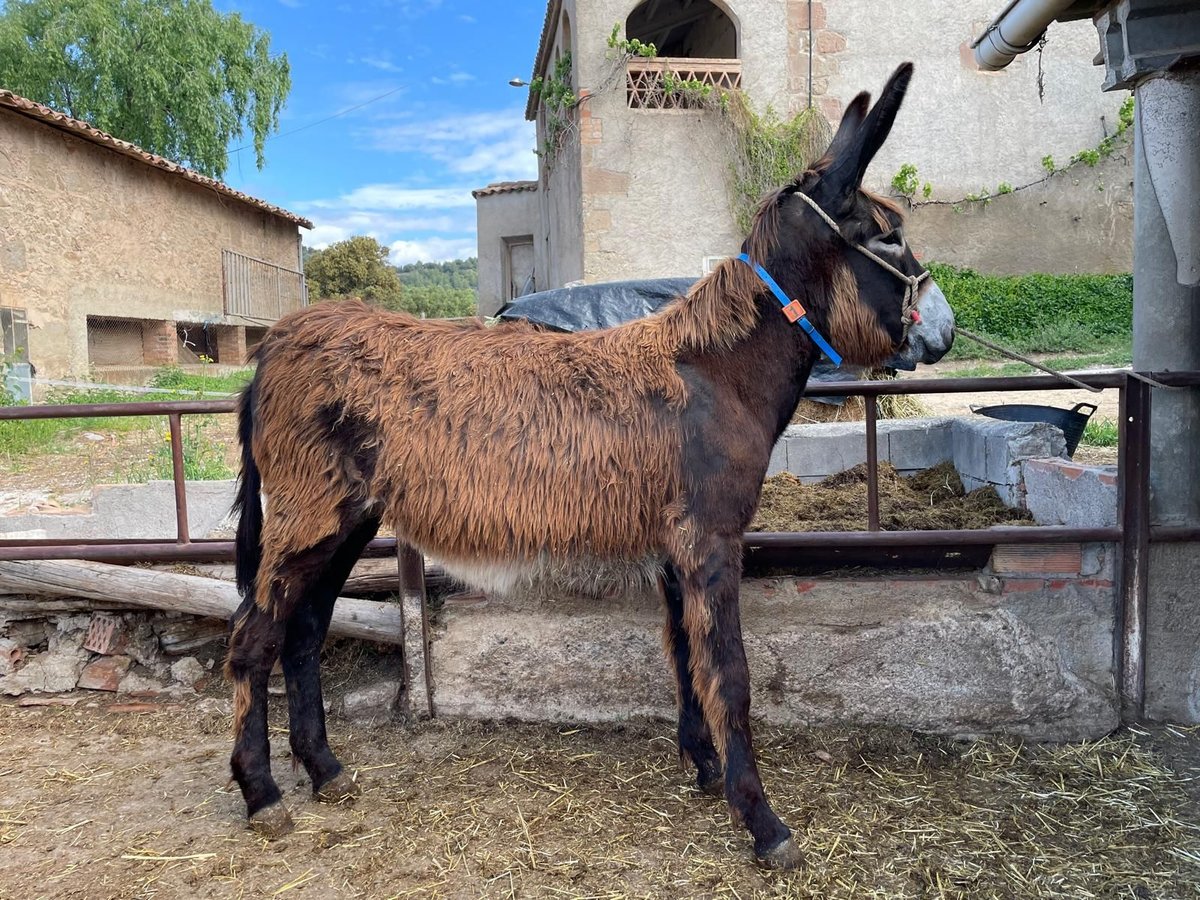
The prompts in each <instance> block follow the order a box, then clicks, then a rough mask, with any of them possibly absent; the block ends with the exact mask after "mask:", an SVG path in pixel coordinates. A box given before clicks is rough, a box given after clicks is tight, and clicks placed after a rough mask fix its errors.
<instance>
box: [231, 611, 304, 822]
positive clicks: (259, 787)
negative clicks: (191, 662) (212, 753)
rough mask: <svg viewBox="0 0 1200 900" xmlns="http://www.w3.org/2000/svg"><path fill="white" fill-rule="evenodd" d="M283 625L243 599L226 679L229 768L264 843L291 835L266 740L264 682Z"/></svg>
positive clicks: (272, 661) (235, 619)
mask: <svg viewBox="0 0 1200 900" xmlns="http://www.w3.org/2000/svg"><path fill="white" fill-rule="evenodd" d="M283 634H284V623H283V622H279V621H276V619H275V618H274V617H273V616H272V615H271V614H270V613H268V612H264V611H263V610H262V609H261V608H259V606H258V605H257V604H256V603H255V602H254V597H253V595H251V596H248V597H247V598H246V599H245V600H244V601H242V605H241V606H240V607H239V608H238V611H237V612H236V613H234V624H233V632H232V633H231V634H230V636H229V655H228V658H227V660H226V663H225V673H226V675H227V676H228V677H229V679H230V680H231V681H233V683H234V689H233V724H234V744H233V755H232V756H231V757H230V760H229V764H230V768H231V769H232V770H233V777H234V779H235V780H236V781H237V783H238V787H240V788H241V789H242V797H243V799H245V801H246V812H247V814H248V815H249V817H250V827H251V828H253V829H254V830H255V831H258V832H260V833H262V834H264V835H266V836H267V837H279V836H281V835H284V834H287V833H288V832H289V831H291V830H292V828H293V825H292V817H291V816H290V815H289V814H288V811H287V807H285V806H284V805H283V795H282V794H281V793H280V792H279V786H278V785H277V784H276V783H275V779H274V778H272V777H271V744H270V741H269V739H268V737H267V680H268V678H269V677H270V675H271V668H272V666H274V665H275V660H276V658H277V657H278V656H279V647H280V645H281V644H282V642H283Z"/></svg>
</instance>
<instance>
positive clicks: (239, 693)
mask: <svg viewBox="0 0 1200 900" xmlns="http://www.w3.org/2000/svg"><path fill="white" fill-rule="evenodd" d="M353 530H354V529H353V526H352V525H350V524H349V523H345V525H344V526H343V527H342V528H341V529H340V530H339V531H338V532H337V533H335V534H333V535H331V536H329V537H326V538H324V539H322V540H319V541H317V542H316V543H315V544H313V545H312V546H309V547H305V548H303V549H298V550H289V551H285V552H282V553H276V554H274V555H272V557H271V559H270V562H269V563H268V562H267V561H266V559H264V563H263V564H262V566H261V567H260V569H259V571H258V573H257V575H256V578H255V583H256V589H255V590H252V591H251V592H250V596H249V597H248V598H247V599H246V600H245V601H243V603H242V605H241V607H240V608H239V609H238V611H237V613H236V614H235V623H234V628H233V633H232V634H231V635H230V637H229V655H228V659H227V662H226V664H225V671H226V674H227V675H228V676H229V678H230V680H232V681H233V682H234V732H235V740H234V746H233V756H232V757H231V758H230V766H231V768H232V769H233V777H234V779H236V781H237V783H238V785H239V786H240V787H241V789H242V796H243V797H244V798H245V800H246V812H247V813H248V815H249V816H250V826H251V827H252V828H254V829H255V830H256V831H259V832H261V833H263V834H264V835H266V836H268V837H278V836H280V835H283V834H287V833H288V832H289V831H291V830H292V827H293V825H292V817H291V815H289V813H288V811H287V808H286V807H285V806H284V805H283V795H282V794H281V793H280V791H279V786H278V785H277V784H276V783H275V780H274V779H273V778H272V777H271V744H270V741H269V740H268V738H267V681H268V679H269V677H270V674H271V668H272V666H274V665H275V660H276V659H278V657H279V654H280V651H281V650H282V649H283V646H284V644H285V640H286V637H287V634H288V631H289V629H290V628H291V620H292V619H293V618H294V617H295V616H302V617H303V616H307V615H308V608H309V606H310V604H309V602H308V600H309V597H310V595H312V593H313V588H314V586H318V585H319V584H320V582H321V579H322V578H323V576H324V573H325V571H326V570H327V568H328V567H329V564H330V562H331V561H332V560H333V558H334V557H335V556H336V555H337V552H338V550H339V549H340V548H341V547H342V545H343V544H344V543H345V542H346V540H347V537H348V536H349V535H350V534H351V533H352V532H353ZM267 543H268V542H267V541H264V544H265V545H266V544H267ZM262 584H266V585H269V588H268V589H267V590H266V591H259V590H257V586H259V585H262ZM340 587H341V582H339V583H338V588H340ZM334 595H335V596H336V591H335V592H334ZM256 596H257V597H262V598H264V604H263V606H260V605H259V604H258V603H257V602H255V600H254V598H255V597H256ZM264 606H265V607H266V608H265V609H264ZM297 627H298V628H299V629H303V627H304V626H303V625H300V626H297ZM318 652H319V649H318Z"/></svg>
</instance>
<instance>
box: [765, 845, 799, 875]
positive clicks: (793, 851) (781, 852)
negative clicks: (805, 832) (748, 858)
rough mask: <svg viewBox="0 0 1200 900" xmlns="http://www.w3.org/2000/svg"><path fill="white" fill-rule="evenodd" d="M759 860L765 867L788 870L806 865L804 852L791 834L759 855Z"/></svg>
mask: <svg viewBox="0 0 1200 900" xmlns="http://www.w3.org/2000/svg"><path fill="white" fill-rule="evenodd" d="M758 862H759V864H760V865H761V866H762V867H763V868H765V869H779V870H780V871H784V872H787V871H791V870H792V869H799V868H802V867H803V866H804V854H803V853H801V852H800V848H799V847H797V846H796V841H795V839H794V838H792V837H790V836H789V837H786V838H784V839H783V840H782V841H781V842H780V843H778V844H776V845H775V846H774V847H772V848H771V849H770V850H768V851H767V852H766V853H764V854H762V855H761V856H759V858H758Z"/></svg>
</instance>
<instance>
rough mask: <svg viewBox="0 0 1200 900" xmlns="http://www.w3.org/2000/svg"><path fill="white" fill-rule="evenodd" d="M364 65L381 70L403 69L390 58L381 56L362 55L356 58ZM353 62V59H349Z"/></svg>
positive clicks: (396, 70)
mask: <svg viewBox="0 0 1200 900" xmlns="http://www.w3.org/2000/svg"><path fill="white" fill-rule="evenodd" d="M358 61H359V62H360V63H362V64H363V65H364V66H370V67H371V68H372V69H379V70H380V71H381V72H403V71H404V70H403V69H402V68H400V67H399V66H398V65H396V64H395V63H394V62H392V61H391V60H390V59H387V58H386V57H381V56H363V57H360V58H359V60H358ZM350 63H351V64H353V63H354V60H353V59H352V60H350Z"/></svg>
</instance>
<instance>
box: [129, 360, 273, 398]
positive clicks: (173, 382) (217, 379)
mask: <svg viewBox="0 0 1200 900" xmlns="http://www.w3.org/2000/svg"><path fill="white" fill-rule="evenodd" d="M253 377H254V370H253V369H239V370H238V371H236V372H230V373H229V374H227V375H195V374H192V373H190V372H184V371H183V369H180V368H179V367H178V366H164V367H163V368H161V369H159V370H158V371H157V372H156V373H155V374H154V378H153V379H152V380H151V384H152V385H153V386H154V387H159V388H171V389H173V390H178V391H203V392H205V393H214V394H233V393H236V392H238V391H240V390H241V389H242V388H244V387H245V386H246V383H247V382H249V381H250V379H251V378H253Z"/></svg>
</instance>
